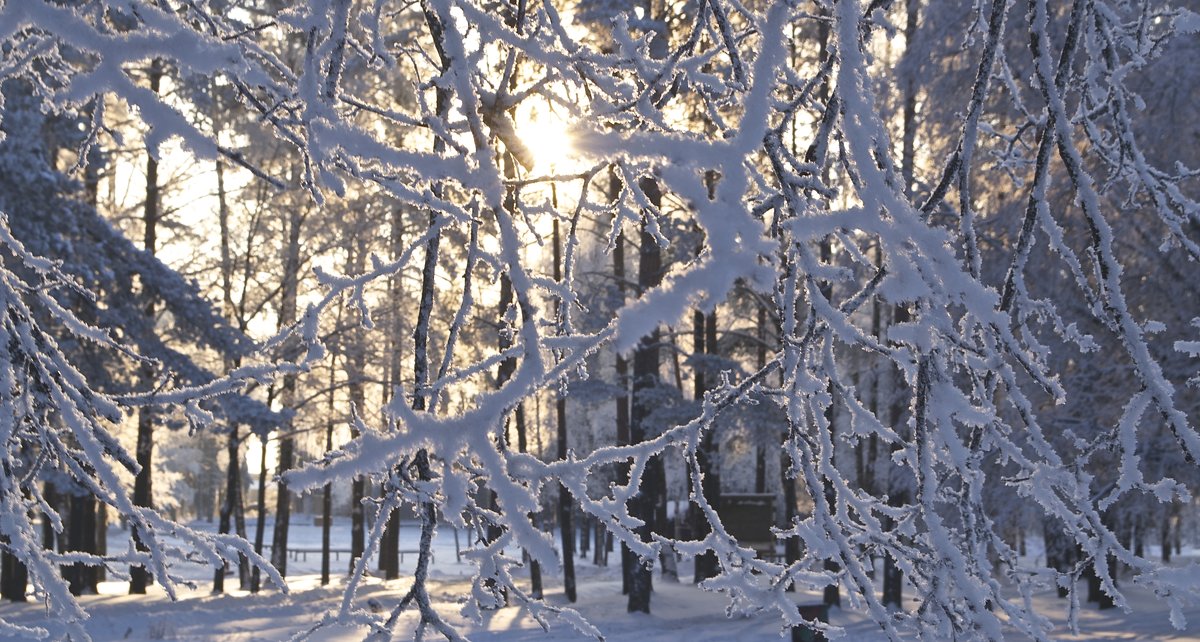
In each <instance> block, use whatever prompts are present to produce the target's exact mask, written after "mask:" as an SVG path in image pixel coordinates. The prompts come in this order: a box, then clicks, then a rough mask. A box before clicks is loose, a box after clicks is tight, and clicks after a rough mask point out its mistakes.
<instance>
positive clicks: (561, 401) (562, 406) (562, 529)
mask: <svg viewBox="0 0 1200 642" xmlns="http://www.w3.org/2000/svg"><path fill="white" fill-rule="evenodd" d="M554 200H555V201H557V200H558V198H557V194H556V195H555V199H554ZM555 207H557V202H556V203H555ZM558 227H559V226H558V219H557V218H556V219H554V281H555V282H557V283H559V284H561V283H562V279H563V264H562V262H563V256H562V235H561V234H560V233H559V229H558ZM559 306H560V309H561V302H560V303H559ZM554 421H555V427H556V429H557V430H556V433H557V436H558V459H559V460H560V461H562V460H565V459H566V458H567V450H568V444H567V399H566V397H564V396H563V391H562V389H561V388H560V389H559V390H558V391H557V392H556V393H555V399H554ZM574 507H575V499H574V498H573V497H571V491H569V490H567V487H566V486H561V485H560V486H559V489H558V528H559V534H560V535H561V539H562V565H563V593H564V594H565V595H566V596H567V601H568V602H574V601H575V599H576V593H575V529H574V524H572V523H571V518H572V515H573V512H574ZM585 532H586V531H585Z"/></svg>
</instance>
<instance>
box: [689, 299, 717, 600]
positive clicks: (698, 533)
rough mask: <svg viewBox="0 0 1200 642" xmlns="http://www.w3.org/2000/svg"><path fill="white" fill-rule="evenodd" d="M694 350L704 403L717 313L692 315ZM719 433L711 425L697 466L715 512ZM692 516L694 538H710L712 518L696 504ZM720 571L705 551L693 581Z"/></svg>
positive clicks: (696, 392) (696, 394) (711, 377)
mask: <svg viewBox="0 0 1200 642" xmlns="http://www.w3.org/2000/svg"><path fill="white" fill-rule="evenodd" d="M692 351H693V354H694V356H693V359H695V360H696V373H695V380H694V384H695V388H694V389H693V399H695V400H696V401H703V400H704V393H706V392H708V391H709V390H710V389H711V388H712V387H713V384H714V383H715V382H716V373H713V372H709V371H708V369H707V365H706V364H707V361H705V360H704V355H708V356H713V355H715V354H716V353H717V312H716V310H714V311H712V312H710V313H709V314H708V315H705V314H704V313H703V312H701V311H700V310H696V311H695V312H693V313H692ZM715 431H716V426H709V428H708V430H707V431H705V433H704V436H703V437H702V438H701V440H700V447H699V448H698V449H697V450H696V459H697V464H698V465H699V467H700V474H701V475H703V481H702V482H701V488H700V492H701V493H703V494H704V498H705V500H706V501H707V502H708V503H709V504H710V505H711V506H712V507H713V509H714V510H716V509H719V508H720V506H721V470H720V468H719V467H718V465H717V462H718V459H717V457H718V448H719V446H718V443H717V440H716V436H715V435H714V432H715ZM688 481H689V486H690V481H691V477H688ZM691 513H692V519H691V522H692V524H691V526H692V538H693V539H697V540H699V539H702V538H704V537H706V536H708V534H709V533H710V532H712V526H711V525H710V524H709V523H708V519H707V518H705V516H704V515H703V514H702V513H701V512H700V509H699V507H698V506H696V505H694V504H693V505H692V507H691ZM719 571H720V565H719V563H718V561H717V554H716V553H715V552H713V551H711V550H709V551H705V552H703V553H701V554H700V555H698V556H696V564H695V568H694V573H693V576H692V581H693V582H696V583H700V582H703V581H704V580H707V579H708V578H710V577H716V576H717V573H718V572H719Z"/></svg>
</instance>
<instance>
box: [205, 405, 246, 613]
mask: <svg viewBox="0 0 1200 642" xmlns="http://www.w3.org/2000/svg"><path fill="white" fill-rule="evenodd" d="M229 430H230V432H229V438H228V440H227V441H226V444H225V452H226V454H227V456H228V459H229V464H228V466H227V467H226V470H225V501H223V502H221V512H220V514H219V515H218V517H217V532H218V533H221V534H225V533H228V532H229V529H230V528H232V525H233V514H234V512H235V509H234V503H235V502H238V501H240V500H241V483H242V482H241V478H240V475H241V471H242V467H241V461H239V459H238V425H237V424H236V423H235V424H230V429H229ZM241 566H242V562H241V556H240V555H239V556H238V567H239V568H240V567H241ZM227 571H228V565H225V566H223V567H221V568H218V569H216V570H215V571H213V588H212V590H213V593H223V592H224V591H225V574H226V572H227Z"/></svg>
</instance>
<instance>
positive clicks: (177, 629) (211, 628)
mask: <svg viewBox="0 0 1200 642" xmlns="http://www.w3.org/2000/svg"><path fill="white" fill-rule="evenodd" d="M300 519H302V518H300V517H298V518H297V520H300ZM311 524H312V522H311V521H308V522H307V523H301V522H299V521H297V522H295V523H294V524H293V526H292V531H291V533H292V534H291V540H292V545H293V546H294V547H296V548H319V547H320V541H321V530H320V528H318V527H314V526H312V525H311ZM268 526H269V524H268ZM252 528H253V526H252V525H251V529H252ZM251 532H253V530H251ZM267 532H268V534H269V533H270V530H269V529H268V531H267ZM125 536H126V535H125V534H124V533H121V532H120V531H113V532H112V538H113V539H112V540H110V546H114V545H116V546H120V545H121V543H120V539H118V538H122V537H125ZM416 537H417V529H416V526H415V525H406V527H405V528H404V529H403V531H402V533H401V548H415V543H416ZM347 539H348V524H346V523H344V522H338V523H336V524H335V527H334V536H333V540H334V542H335V544H334V546H335V548H336V547H340V546H342V544H340V543H339V542H345V541H347ZM460 542H461V544H462V545H463V546H464V547H465V545H466V533H460ZM435 547H436V548H435V569H434V572H433V574H432V575H433V576H434V581H433V583H432V588H433V593H434V595H435V597H436V599H438V600H439V601H440V603H439V610H440V611H441V612H442V613H443V614H444V615H445V616H446V618H447V619H448V620H449V621H451V622H452V623H454V624H456V625H460V626H462V630H463V631H464V632H465V633H467V634H468V635H469V636H470V637H471V638H472V639H474V640H498V641H526V640H528V641H534V640H537V641H549V640H576V639H581V638H580V637H579V636H578V635H576V634H574V632H573V630H572V629H571V628H570V627H569V626H567V625H566V624H565V623H560V622H551V626H552V629H551V631H550V633H549V634H546V633H544V632H543V631H542V630H541V628H540V627H539V626H538V625H537V624H536V623H535V622H533V621H532V620H530V619H529V618H528V617H525V612H524V609H521V608H516V607H510V608H506V609H501V610H498V611H494V612H489V613H487V614H486V615H485V619H484V621H483V622H481V623H473V622H468V621H465V620H464V619H463V618H462V617H461V616H460V615H459V608H460V604H459V602H458V600H459V597H458V596H460V595H462V594H463V593H464V592H466V591H467V590H468V589H469V585H468V579H467V578H468V577H469V575H470V566H468V565H467V564H465V563H460V562H457V561H456V559H455V546H454V533H453V531H452V530H450V529H443V530H441V531H440V532H439V538H438V540H437V541H436V543H435ZM1031 553H1033V554H1036V553H1035V552H1034V551H1032V550H1031ZM1196 554H1197V553H1196V552H1194V551H1193V555H1196ZM613 559H614V560H615V559H616V556H613ZM414 562H415V556H412V555H405V558H404V563H403V564H402V567H403V568H406V569H411V568H412V566H413V564H414ZM348 563H349V560H347V559H346V557H345V556H344V555H343V556H342V558H341V559H340V560H337V561H334V562H333V563H332V566H333V569H334V574H335V578H336V579H335V581H334V583H333V584H332V585H331V586H328V587H320V586H319V585H318V579H319V575H318V573H319V571H320V555H319V554H317V555H313V554H309V555H308V556H307V558H305V557H304V556H300V558H299V559H293V560H290V561H289V567H288V575H289V586H290V589H291V592H290V593H289V594H287V595H284V594H282V593H281V592H279V591H276V590H267V591H264V592H263V593H260V594H259V595H249V594H247V593H245V592H242V591H236V590H235V591H232V592H231V593H229V594H226V595H217V596H214V595H211V594H210V593H209V590H208V589H209V583H210V582H211V579H212V578H211V572H210V571H207V570H206V569H198V570H197V571H195V572H194V573H193V574H192V576H191V577H194V579H195V580H196V581H197V582H198V584H199V586H198V588H197V589H196V590H195V591H191V592H187V593H186V594H185V595H184V596H183V599H181V600H180V601H179V602H176V603H172V602H170V601H168V600H167V599H166V598H165V596H163V595H162V593H161V591H158V592H152V594H151V595H150V596H138V597H132V596H128V595H125V594H124V591H125V590H126V585H125V584H124V583H123V582H108V583H105V584H103V585H102V586H101V594H100V595H96V596H86V597H84V598H82V601H83V603H84V605H85V608H87V610H88V611H89V612H90V613H91V616H92V619H91V621H90V622H89V624H88V627H87V628H88V630H89V632H90V633H91V634H92V636H93V638H94V639H95V640H98V641H104V640H230V641H247V642H248V641H251V640H254V641H274V640H286V639H288V638H290V637H291V636H293V635H294V634H296V633H299V632H302V631H305V630H307V629H308V628H309V627H311V626H312V624H313V623H315V622H316V621H317V620H318V619H320V617H321V616H322V614H323V613H325V612H327V611H328V610H329V609H332V608H335V607H336V606H337V604H338V603H339V601H340V599H341V588H342V582H343V581H344V569H345V568H346V566H347V565H348ZM577 564H578V565H579V571H578V572H579V600H578V602H577V604H576V605H575V608H577V609H578V610H579V611H580V612H581V613H582V614H583V615H584V616H585V617H587V618H588V619H589V620H590V621H591V622H592V623H593V624H595V625H596V626H597V627H598V628H599V629H600V630H601V631H602V632H603V633H604V634H605V636H606V637H607V639H608V640H613V641H621V640H637V641H638V642H660V641H662V642H665V641H668V640H672V641H673V640H686V641H687V642H707V641H712V642H717V641H726V640H728V641H737V640H772V639H780V638H779V637H778V635H779V632H780V629H779V620H778V618H777V617H775V616H768V615H764V616H762V617H753V618H732V619H731V618H728V617H726V615H725V606H726V602H725V600H724V599H723V598H722V597H721V596H720V595H715V594H711V593H706V592H704V591H701V590H699V589H697V588H695V587H693V586H691V585H690V584H688V583H682V584H676V583H671V582H668V581H665V580H662V579H660V578H659V577H657V576H656V578H655V594H654V598H653V602H652V610H653V611H654V613H653V614H652V615H629V614H627V613H626V612H625V598H624V597H623V596H622V595H621V590H620V588H621V586H620V579H619V577H618V574H617V572H616V569H614V568H597V567H595V566H592V565H591V564H590V563H588V562H587V561H586V560H578V561H577ZM690 570H691V569H690V565H689V564H687V563H686V561H685V562H684V563H683V564H682V565H681V568H680V572H681V574H683V575H684V576H685V577H686V576H688V575H690ZM228 583H229V584H231V585H232V586H234V587H236V586H237V579H236V577H232V578H230V580H229V581H228ZM407 588H408V582H407V581H406V580H405V579H401V580H398V581H395V582H388V583H385V582H381V581H378V580H370V581H369V582H368V584H367V585H366V586H365V587H363V589H362V590H361V591H360V593H359V595H358V600H359V601H360V602H361V603H364V604H366V603H370V602H374V603H376V604H379V605H382V608H390V607H391V606H392V605H393V604H395V602H396V600H397V599H399V597H400V596H401V595H402V594H403V593H404V591H405V590H406V589H407ZM546 592H547V601H549V602H550V603H552V604H566V600H565V598H564V597H563V595H562V588H561V585H560V583H559V581H558V578H557V577H554V576H553V575H552V574H550V573H547V575H546ZM1126 596H1127V598H1128V599H1129V600H1130V602H1131V604H1132V605H1133V606H1134V608H1135V611H1134V613H1133V614H1125V613H1122V612H1120V611H1117V610H1109V611H1103V612H1101V611H1097V610H1096V609H1095V608H1094V607H1091V606H1089V607H1085V608H1084V610H1083V614H1082V615H1081V617H1080V627H1081V629H1082V631H1081V634H1080V635H1078V636H1074V635H1070V633H1069V631H1068V630H1067V628H1066V612H1065V601H1064V600H1059V599H1057V597H1056V596H1055V595H1054V594H1053V593H1052V592H1050V591H1047V592H1045V593H1042V594H1040V595H1038V596H1037V597H1036V598H1035V601H1036V603H1037V605H1038V606H1039V608H1040V609H1041V610H1042V612H1043V613H1046V614H1048V615H1049V616H1050V617H1051V619H1052V620H1053V621H1054V622H1055V623H1056V624H1057V625H1058V627H1059V628H1058V630H1057V634H1058V636H1059V637H1060V639H1064V640H1100V641H1105V640H1110V641H1118V640H1197V641H1200V606H1194V607H1192V608H1190V609H1189V610H1187V611H1185V615H1186V617H1187V619H1188V623H1189V626H1188V628H1187V629H1186V630H1184V631H1176V630H1174V629H1173V628H1172V627H1171V626H1170V624H1169V623H1168V621H1167V609H1166V606H1165V605H1163V604H1162V603H1160V602H1159V601H1157V600H1156V599H1155V598H1154V596H1153V595H1150V594H1148V593H1146V592H1144V591H1140V590H1138V589H1137V588H1135V587H1131V588H1129V589H1128V591H1127V593H1126ZM796 599H797V600H798V601H803V602H812V601H819V597H818V596H816V595H805V594H798V595H797V598H796ZM0 617H3V618H5V619H7V620H9V621H12V622H14V623H18V624H23V625H27V626H41V627H45V628H48V629H50V631H51V632H52V633H53V632H55V631H57V630H58V629H59V627H58V626H57V624H56V622H54V621H53V620H52V619H49V618H48V617H47V613H46V611H45V608H44V607H42V606H41V605H39V604H37V603H29V604H25V605H19V604H9V603H5V604H3V605H0ZM831 620H832V622H833V623H834V624H837V625H839V626H843V627H845V629H846V633H847V637H846V638H844V639H846V640H875V639H880V636H879V634H878V628H877V627H876V625H875V624H874V623H872V622H869V621H867V620H866V619H865V618H864V616H863V614H862V613H861V612H858V611H855V610H851V609H846V610H837V609H835V610H834V611H833V612H832V613H831ZM413 622H415V617H414V616H412V615H410V616H409V617H408V619H407V620H402V621H401V624H400V626H399V627H398V631H400V632H401V636H400V637H401V639H406V638H407V637H408V635H407V632H408V631H411V630H412V624H413ZM364 633H365V629H358V630H353V629H344V628H343V629H327V630H323V631H321V632H320V633H319V634H318V635H316V636H314V637H313V638H312V639H314V640H330V641H333V640H339V641H340V640H359V639H362V637H363V635H364ZM6 639H11V638H3V637H0V640H6ZM1012 639H1015V640H1019V639H1021V637H1020V636H1017V635H1013V636H1012Z"/></svg>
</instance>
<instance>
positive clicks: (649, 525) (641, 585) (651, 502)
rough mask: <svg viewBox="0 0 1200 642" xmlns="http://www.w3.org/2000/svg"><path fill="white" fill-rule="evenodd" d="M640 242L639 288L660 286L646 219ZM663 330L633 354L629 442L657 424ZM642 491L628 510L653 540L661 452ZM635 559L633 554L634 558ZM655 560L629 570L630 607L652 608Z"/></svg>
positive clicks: (649, 192)
mask: <svg viewBox="0 0 1200 642" xmlns="http://www.w3.org/2000/svg"><path fill="white" fill-rule="evenodd" d="M638 187H639V188H640V189H641V190H642V192H643V193H645V195H646V197H647V199H648V200H649V201H650V203H651V204H652V205H653V206H654V207H655V208H658V207H659V206H661V204H662V192H661V191H660V189H659V186H658V182H657V181H655V180H654V179H650V178H644V179H642V180H640V181H639V182H638ZM656 214H657V212H646V213H645V216H647V217H649V216H655V215H656ZM640 236H641V238H640V242H641V247H640V248H639V251H638V288H639V293H640V294H645V293H646V292H647V291H648V290H650V289H652V288H654V287H656V286H658V285H659V283H661V281H662V271H663V270H662V250H660V249H659V247H658V240H657V239H655V238H654V235H653V234H651V233H650V231H649V230H648V228H647V225H646V224H645V222H643V223H642V226H641V235H640ZM660 341H661V332H660V330H659V329H658V328H655V329H654V330H653V331H652V332H651V333H650V334H648V335H646V336H644V337H642V339H641V340H640V341H639V342H638V345H637V348H636V349H635V350H634V354H633V404H632V408H631V409H630V417H629V418H630V421H629V440H630V443H634V444H636V443H641V442H642V441H644V440H646V439H647V437H648V436H649V435H650V432H651V430H652V426H651V425H650V422H649V416H650V413H651V412H652V411H653V403H654V402H653V401H651V399H652V398H653V391H654V389H655V388H657V387H658V386H659V385H660V383H659V372H658V370H659V353H658V352H659V343H660ZM642 475H643V476H642V480H641V484H640V485H639V489H638V493H637V494H636V495H634V496H633V498H632V499H631V500H630V502H629V509H630V510H629V512H630V515H632V516H633V517H634V518H636V519H638V520H641V521H642V526H640V527H639V528H638V529H637V530H636V532H637V534H638V536H639V537H640V538H641V540H642V541H643V542H649V541H652V539H653V538H652V536H651V534H652V533H654V532H655V529H656V528H657V527H658V524H657V519H656V517H657V513H658V510H657V509H658V505H659V503H660V501H661V500H662V497H663V494H664V491H665V485H666V478H665V470H664V468H663V461H662V459H661V458H660V457H658V456H655V457H651V459H650V461H649V462H647V464H646V469H645V471H644V472H643V473H642ZM631 561H632V560H631ZM653 566H654V560H652V559H649V560H639V563H637V564H636V565H635V566H634V568H633V572H632V573H631V574H630V582H629V603H628V610H629V612H630V613H633V612H638V611H640V612H642V613H649V612H650V592H651V590H652V588H653V587H652V582H651V575H652V569H653Z"/></svg>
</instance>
